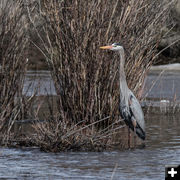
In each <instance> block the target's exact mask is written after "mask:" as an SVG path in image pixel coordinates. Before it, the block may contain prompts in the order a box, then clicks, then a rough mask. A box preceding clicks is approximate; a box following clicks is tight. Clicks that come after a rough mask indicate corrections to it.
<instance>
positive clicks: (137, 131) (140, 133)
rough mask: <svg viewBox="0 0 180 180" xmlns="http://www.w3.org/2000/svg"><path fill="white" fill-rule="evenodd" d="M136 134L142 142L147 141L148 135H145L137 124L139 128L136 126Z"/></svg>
mask: <svg viewBox="0 0 180 180" xmlns="http://www.w3.org/2000/svg"><path fill="white" fill-rule="evenodd" d="M136 134H137V135H138V136H139V137H140V138H141V139H142V140H145V139H146V133H145V132H144V130H143V129H142V128H141V127H140V126H139V124H137V126H136Z"/></svg>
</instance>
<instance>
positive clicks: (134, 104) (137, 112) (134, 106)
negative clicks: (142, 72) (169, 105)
mask: <svg viewBox="0 0 180 180" xmlns="http://www.w3.org/2000/svg"><path fill="white" fill-rule="evenodd" d="M129 107H130V110H131V112H132V114H133V116H134V119H135V120H136V122H137V123H138V124H139V126H140V127H141V128H142V130H144V129H145V124H144V114H143V111H142V108H141V105H140V104H139V101H138V100H137V99H136V97H135V96H134V94H133V93H132V92H131V95H130V97H129ZM132 120H133V119H132Z"/></svg>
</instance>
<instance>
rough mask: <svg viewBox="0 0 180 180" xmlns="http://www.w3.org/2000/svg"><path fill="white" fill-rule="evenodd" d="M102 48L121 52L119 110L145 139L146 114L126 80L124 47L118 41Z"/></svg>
mask: <svg viewBox="0 0 180 180" xmlns="http://www.w3.org/2000/svg"><path fill="white" fill-rule="evenodd" d="M101 48H102V49H110V50H114V51H117V52H119V55H120V68H119V80H120V105H119V111H120V115H121V117H122V118H123V119H124V121H125V123H126V125H127V126H128V127H129V128H130V129H132V130H133V131H135V133H136V134H137V135H138V136H139V137H140V138H141V139H143V140H145V123H144V114H143V111H142V108H141V105H140V104H139V102H138V100H137V99H136V97H135V96H134V94H133V92H132V91H131V90H130V89H129V88H128V86H127V82H126V76H125V72H124V63H125V58H124V49H123V47H122V46H120V45H119V44H118V43H114V44H112V45H111V46H103V47H101Z"/></svg>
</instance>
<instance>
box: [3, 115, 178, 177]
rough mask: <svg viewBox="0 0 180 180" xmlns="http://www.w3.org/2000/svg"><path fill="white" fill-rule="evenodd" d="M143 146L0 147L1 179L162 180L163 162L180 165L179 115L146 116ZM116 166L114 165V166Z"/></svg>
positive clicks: (163, 173)
mask: <svg viewBox="0 0 180 180" xmlns="http://www.w3.org/2000/svg"><path fill="white" fill-rule="evenodd" d="M146 120H147V122H146V124H147V140H146V148H145V149H136V150H127V151H121V152H118V151H115V152H67V153H57V154H53V153H44V152H40V151H39V150H38V149H36V148H34V149H7V148H1V149H0V177H1V179H89V180H90V179H93V180H94V179H111V176H112V173H113V171H114V176H113V179H117V180H119V179H121V180H127V179H132V180H136V179H137V180H139V179H164V176H165V165H167V164H180V118H179V117H175V116H174V117H168V116H159V115H158V116H156V115H151V117H146ZM115 166H116V167H117V168H115Z"/></svg>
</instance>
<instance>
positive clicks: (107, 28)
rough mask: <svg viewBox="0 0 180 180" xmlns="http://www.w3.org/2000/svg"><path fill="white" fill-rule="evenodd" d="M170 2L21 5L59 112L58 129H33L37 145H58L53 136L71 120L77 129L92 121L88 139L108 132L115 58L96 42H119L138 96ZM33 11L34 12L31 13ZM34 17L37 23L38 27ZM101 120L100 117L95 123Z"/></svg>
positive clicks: (114, 99)
mask: <svg viewBox="0 0 180 180" xmlns="http://www.w3.org/2000/svg"><path fill="white" fill-rule="evenodd" d="M173 3H174V1H171V2H170V3H167V2H166V1H151V0H139V1H135V0H122V1H119V0H112V1H108V0H106V1H103V0H98V1H97V0H91V1H89V0H87V1H84V0H74V1H71V0H66V1H55V0H42V1H38V2H36V3H35V6H33V4H31V5H28V6H27V13H28V17H29V20H30V22H31V23H32V25H33V27H34V30H35V32H36V33H37V36H38V38H39V40H40V43H35V42H32V43H33V44H34V45H35V46H36V47H37V48H38V49H39V50H40V51H41V52H42V53H43V54H44V56H45V57H46V62H47V63H48V65H49V68H50V69H51V70H52V77H53V80H54V82H55V86H56V91H57V94H58V102H57V104H58V110H59V114H58V118H57V119H56V121H54V122H53V126H54V128H56V127H60V128H58V131H55V129H54V128H51V123H48V124H47V125H46V126H44V125H41V126H40V127H37V128H36V129H37V133H38V134H39V137H41V138H40V139H39V143H40V142H41V143H44V144H45V143H46V142H47V140H46V138H49V139H51V141H55V142H56V143H58V142H59V139H58V138H59V137H61V138H62V136H64V134H66V132H64V130H62V129H61V128H65V127H72V126H73V128H74V127H76V126H75V124H79V126H81V127H79V126H78V128H80V129H81V128H83V127H87V126H88V125H89V124H94V123H95V125H93V126H91V128H90V129H91V131H92V132H90V134H91V136H90V137H89V138H88V140H90V138H91V137H92V136H93V134H96V133H97V134H98V133H99V132H101V131H102V129H106V130H107V131H106V133H107V134H108V132H109V134H111V133H112V131H111V130H112V129H113V128H114V129H115V127H114V126H113V128H110V129H109V128H107V127H110V126H111V125H112V124H113V123H116V122H119V112H118V105H119V88H118V87H119V81H118V78H119V77H118V76H119V73H118V67H119V57H118V56H116V55H115V54H113V53H111V52H109V53H108V52H104V51H103V52H102V51H100V50H99V46H101V45H106V44H111V43H113V42H120V43H121V44H122V45H123V46H124V48H125V53H126V67H125V69H126V75H127V81H128V85H129V87H130V88H131V89H132V90H133V91H134V93H135V94H136V95H137V97H138V98H140V97H141V89H142V88H143V83H144V79H145V77H146V74H147V71H148V69H149V67H150V66H151V65H152V63H153V61H154V55H155V53H156V47H157V45H158V43H159V41H160V38H161V36H162V33H161V28H162V26H164V24H165V21H166V18H167V17H168V13H169V9H170V6H171V5H172V4H173ZM36 13H38V16H34V14H36ZM37 17H38V20H39V21H41V24H42V28H41V30H40V31H39V28H38V26H37ZM107 117H109V118H108V119H106V118H107ZM101 119H104V121H101V122H99V120H101ZM96 122H98V123H96ZM55 124H56V125H55ZM88 127H89V126H88ZM119 127H121V126H120V125H119ZM42 128H44V129H42ZM69 129H71V128H69ZM88 129H89V128H88ZM44 132H48V133H44ZM56 132H57V133H60V134H56ZM61 133H62V134H61ZM88 133H89V132H88ZM88 133H84V135H86V134H88ZM51 134H52V136H51ZM100 134H101V133H100ZM48 135H49V136H48ZM47 136H48V137H47ZM77 136H78V135H77V134H76V135H75V134H72V135H71V136H70V137H71V140H68V141H70V142H74V141H76V140H77V139H78V138H76V137H77ZM55 137H56V138H55ZM83 137H84V136H81V138H80V140H81V139H82V138H83ZM102 137H103V136H102ZM61 138H60V139H61ZM74 138H75V139H74ZM61 140H62V139H61ZM77 142H78V141H77ZM110 142H111V141H109V143H104V145H105V144H106V145H109V144H110ZM70 144H71V143H70ZM72 144H73V143H72ZM80 144H81V143H80Z"/></svg>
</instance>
